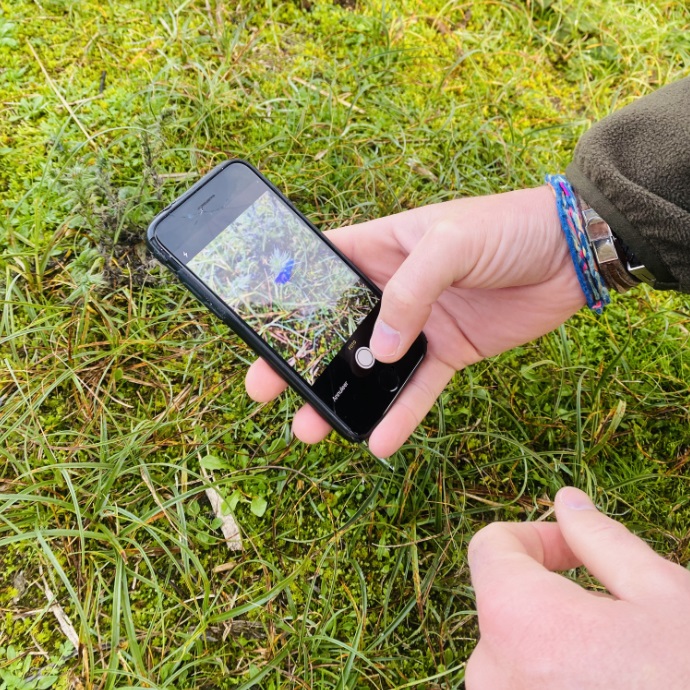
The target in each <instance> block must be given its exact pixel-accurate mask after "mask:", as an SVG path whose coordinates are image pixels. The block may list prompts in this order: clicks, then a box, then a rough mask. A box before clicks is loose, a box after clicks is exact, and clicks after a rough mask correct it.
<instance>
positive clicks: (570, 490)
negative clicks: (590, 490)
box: [558, 486, 596, 510]
mask: <svg viewBox="0 0 690 690" xmlns="http://www.w3.org/2000/svg"><path fill="white" fill-rule="evenodd" d="M558 493H559V499H560V501H561V502H562V503H563V505H564V506H565V507H566V508H570V509H571V510H596V507H595V506H594V503H592V501H591V499H590V498H589V496H588V495H587V494H586V493H585V492H584V491H580V490H579V489H576V488H574V487H572V486H567V487H565V488H564V489H561V490H560V491H559V492H558Z"/></svg>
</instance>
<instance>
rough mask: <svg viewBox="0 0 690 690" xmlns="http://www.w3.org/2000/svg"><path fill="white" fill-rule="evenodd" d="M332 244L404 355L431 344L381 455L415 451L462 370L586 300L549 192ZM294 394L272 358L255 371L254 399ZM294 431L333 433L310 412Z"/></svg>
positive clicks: (434, 210) (251, 377)
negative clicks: (368, 284) (424, 341)
mask: <svg viewBox="0 0 690 690" xmlns="http://www.w3.org/2000/svg"><path fill="white" fill-rule="evenodd" d="M326 236H327V237H328V239H329V241H331V242H332V243H333V244H334V245H335V246H337V247H338V248H339V249H340V251H341V252H342V253H343V254H345V255H346V256H348V257H350V259H352V261H353V262H354V263H356V264H357V265H358V266H359V267H360V268H361V269H362V270H363V271H364V273H366V274H367V275H368V276H369V277H370V278H371V279H372V280H373V281H374V282H375V283H377V284H378V285H379V286H381V287H383V288H384V289H383V299H382V302H381V306H380V316H381V318H382V319H383V320H384V321H385V322H386V323H387V324H388V326H389V327H390V328H392V329H393V330H395V331H397V332H398V333H399V334H400V349H399V352H398V356H399V354H400V352H404V351H405V349H406V347H407V346H408V344H409V343H411V342H414V338H415V337H416V336H417V335H418V333H419V330H420V329H421V328H422V327H423V328H424V333H425V335H426V337H427V338H428V341H429V346H428V352H427V356H426V358H425V359H424V361H423V362H422V363H421V365H420V366H419V369H418V370H417V371H416V372H415V375H414V377H413V378H412V380H411V381H410V382H409V384H408V385H407V386H406V387H405V389H404V390H403V391H402V392H401V393H400V396H399V397H398V398H397V399H396V401H395V402H394V403H393V405H392V407H391V408H390V410H389V411H388V413H387V414H386V416H385V417H384V419H383V420H382V421H381V423H380V424H379V425H378V426H377V427H376V428H375V429H374V431H373V433H372V434H371V436H370V437H369V440H368V445H369V449H370V450H371V452H372V453H374V454H375V455H377V456H379V457H388V456H389V455H391V454H392V453H394V452H395V451H396V450H398V448H400V446H402V445H403V443H405V441H406V440H407V438H408V437H409V436H410V434H412V433H413V432H414V430H415V429H416V427H417V426H418V424H419V423H420V421H421V420H422V419H423V418H424V416H425V415H426V414H427V412H429V410H430V409H431V408H432V407H433V405H434V403H435V401H436V399H437V398H438V396H439V395H440V394H441V392H442V391H443V389H444V388H445V386H446V385H447V384H448V382H449V381H450V379H451V377H452V376H453V375H454V374H455V372H456V371H458V370H460V369H463V368H464V367H466V366H467V365H469V364H472V363H473V362H477V361H479V360H480V359H483V358H484V357H491V356H493V355H496V354H498V353H500V352H504V351H506V350H509V349H510V348H512V347H515V346H517V345H520V344H522V343H525V342H528V341H530V340H533V339H534V338H537V337H539V336H541V335H543V334H545V333H548V332H549V331H551V330H553V329H554V328H556V327H557V326H559V325H560V324H562V323H563V322H564V321H565V320H566V319H568V318H569V317H570V316H571V315H572V314H574V313H575V312H576V311H577V310H578V309H580V308H581V307H582V306H583V305H584V303H585V301H584V295H583V293H582V290H581V288H580V286H579V284H578V282H577V277H576V275H575V271H574V269H573V266H572V261H571V259H570V254H569V252H568V247H567V244H566V241H565V237H564V236H563V232H562V230H561V227H560V222H559V220H558V213H557V211H556V206H555V202H554V199H553V194H552V193H551V190H550V189H549V188H548V187H538V188H535V189H525V190H520V191H516V192H509V193H506V194H497V195H493V196H484V197H475V198H468V199H457V200H453V201H447V202H444V203H441V204H434V205H430V206H424V207H420V208H416V209H413V210H411V211H405V212H403V213H399V214H397V215H393V216H388V217H384V218H379V219H377V220H372V221H369V222H366V223H361V224H359V225H352V226H349V227H343V228H338V229H336V230H331V231H329V232H327V233H326ZM375 355H376V357H377V359H379V360H380V361H392V359H394V358H395V357H393V358H389V357H386V356H385V353H378V352H375ZM284 387H285V383H284V382H283V381H281V379H280V378H279V377H278V376H277V375H276V373H275V372H274V371H273V370H272V369H271V368H270V367H268V366H267V365H266V363H265V362H263V361H262V360H258V361H257V362H255V363H254V364H253V365H252V367H251V368H250V369H249V371H248V372H247V390H248V392H249V394H250V395H251V396H252V397H253V398H254V399H256V400H262V401H265V400H270V399H271V398H273V397H275V396H276V395H278V394H279V393H280V391H281V390H283V388H284ZM459 393H460V394H462V388H461V387H460V389H459ZM293 430H294V433H295V435H296V436H297V437H298V438H300V439H302V440H303V441H305V442H307V443H315V442H317V441H319V440H321V439H322V438H323V437H325V436H326V434H327V433H328V432H329V431H330V427H329V425H328V424H327V422H325V421H324V420H323V418H322V417H320V416H319V415H317V414H316V413H315V411H314V410H313V409H312V408H311V407H310V406H308V405H307V406H305V407H303V408H302V409H300V410H299V411H298V412H297V413H296V415H295V418H294V422H293Z"/></svg>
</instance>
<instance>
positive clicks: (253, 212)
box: [187, 187, 379, 384]
mask: <svg viewBox="0 0 690 690" xmlns="http://www.w3.org/2000/svg"><path fill="white" fill-rule="evenodd" d="M264 190H265V191H263V193H261V194H260V195H259V196H258V197H257V198H256V199H255V200H253V201H252V203H251V204H250V205H249V206H248V207H247V208H246V209H245V210H243V211H242V212H241V213H240V214H239V215H238V216H237V217H236V218H234V219H233V220H232V221H231V222H230V223H229V224H228V225H227V226H226V227H224V228H223V229H221V230H220V232H219V233H218V234H217V235H216V236H215V237H214V238H213V239H212V240H211V241H210V242H209V243H208V244H206V245H205V246H204V247H203V248H202V249H201V250H200V251H198V253H196V254H195V255H194V256H193V257H191V258H190V259H189V260H188V261H187V267H188V268H189V269H190V270H191V271H193V272H194V273H195V274H196V275H197V276H198V277H199V278H200V279H201V280H202V281H203V282H204V283H206V285H208V287H209V288H210V289H211V290H213V291H214V292H215V293H216V295H218V297H220V298H221V299H222V300H223V301H224V302H225V303H226V304H227V305H228V306H229V307H230V308H232V309H233V310H234V311H235V312H236V313H237V314H238V315H239V316H240V317H241V318H242V319H243V320H244V321H245V322H246V323H247V324H248V325H249V326H250V327H251V328H252V329H253V330H254V331H256V332H257V333H258V334H259V335H261V336H262V337H263V338H264V340H266V341H267V342H268V344H269V345H270V346H271V347H272V348H273V349H274V350H276V351H277V352H278V353H279V354H280V355H281V356H282V357H283V358H284V359H285V360H286V361H287V362H288V363H289V364H290V365H291V366H292V367H293V368H294V369H295V370H296V371H297V372H298V373H299V374H301V375H302V377H303V378H304V379H306V381H307V382H308V383H309V384H313V383H314V382H315V381H316V379H317V378H318V377H319V376H320V375H321V374H322V373H323V371H324V370H325V368H326V367H327V366H328V364H329V363H330V362H331V361H332V359H333V358H334V357H335V355H336V354H337V353H338V351H339V350H340V349H341V348H342V347H343V345H344V344H345V342H346V341H347V340H348V339H349V338H350V336H351V335H352V334H353V333H354V331H355V330H356V328H357V326H358V325H359V324H360V323H361V322H362V321H363V320H364V318H365V317H366V316H367V315H368V314H369V313H370V312H371V310H372V309H373V308H374V307H375V306H376V305H377V304H378V301H379V299H378V297H377V295H376V294H375V293H373V292H372V291H371V290H370V289H369V287H367V285H366V284H365V283H363V282H362V281H361V279H360V278H359V276H358V275H357V274H356V273H355V272H354V271H352V270H351V269H350V268H349V267H348V266H347V265H346V264H345V263H343V262H342V261H341V259H340V258H339V257H338V256H337V255H335V254H334V253H333V252H332V251H331V249H330V248H329V247H328V246H327V245H326V244H325V243H323V242H322V241H321V240H320V239H319V238H318V237H317V236H316V234H315V233H314V231H313V230H311V229H310V228H309V227H308V226H307V225H306V224H305V223H304V222H303V221H302V220H301V219H300V218H299V217H297V216H296V215H294V214H293V213H292V211H291V210H290V209H289V208H288V207H287V206H286V205H285V204H284V203H283V202H282V201H281V200H280V199H279V198H278V197H277V196H276V195H275V194H273V193H272V192H271V191H270V189H267V188H266V187H264Z"/></svg>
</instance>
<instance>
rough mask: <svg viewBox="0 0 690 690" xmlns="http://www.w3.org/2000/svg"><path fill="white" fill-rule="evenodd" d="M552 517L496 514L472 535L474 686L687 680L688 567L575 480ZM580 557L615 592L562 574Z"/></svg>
mask: <svg viewBox="0 0 690 690" xmlns="http://www.w3.org/2000/svg"><path fill="white" fill-rule="evenodd" d="M555 505H556V518H557V520H558V522H557V523H545V522H542V523H524V524H506V523H494V524H492V525H489V526H488V527H486V528H484V529H483V530H481V531H480V532H479V533H477V535H475V537H474V538H473V539H472V541H471V543H470V549H469V559H470V568H471V571H472V582H473V584H474V588H475V593H476V596H477V612H478V614H479V630H480V634H481V638H480V640H479V643H478V644H477V647H476V648H475V650H474V653H473V654H472V656H471V657H470V660H469V662H468V664H467V669H466V674H465V686H466V688H467V690H547V689H548V690H581V689H582V688H587V690H638V689H639V690H642V689H644V690H651V689H652V688H653V689H654V690H656V689H657V688H659V689H661V688H663V690H686V688H688V686H689V684H690V680H689V679H690V657H689V656H688V647H689V646H690V572H688V571H687V570H686V569H685V568H682V567H681V566H679V565H676V564H674V563H671V562H670V561H667V560H665V559H663V558H662V557H661V556H659V555H657V554H656V553H654V551H652V549H650V548H649V546H647V545H646V544H645V543H644V542H643V541H642V540H641V539H638V538H637V537H636V536H634V535H633V534H631V533H630V532H629V531H628V530H627V529H625V527H623V526H622V525H621V524H619V523H617V522H615V521H614V520H611V519H610V518H608V517H606V516H605V515H602V514H601V513H599V512H598V511H597V510H596V509H595V507H594V505H593V504H592V502H591V501H590V500H589V498H588V497H587V496H586V494H584V493H583V492H581V491H578V490H577V489H573V488H567V489H562V490H561V491H559V493H558V494H557V496H556V503H555ZM580 565H584V566H585V567H586V568H587V569H588V570H589V571H590V573H591V574H592V575H594V577H596V578H597V579H598V580H599V581H600V582H601V583H602V584H603V585H604V586H605V587H606V588H607V590H608V592H609V593H610V594H609V595H607V594H604V593H595V592H590V591H588V590H586V589H583V588H582V587H580V586H579V585H577V584H575V583H574V582H573V581H572V580H568V579H566V578H565V577H562V576H561V575H556V574H555V573H553V572H550V571H552V570H567V569H570V568H574V567H577V566H580Z"/></svg>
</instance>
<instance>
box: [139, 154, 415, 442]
mask: <svg viewBox="0 0 690 690" xmlns="http://www.w3.org/2000/svg"><path fill="white" fill-rule="evenodd" d="M232 165H244V166H246V167H247V168H249V170H250V171H251V172H252V173H254V174H255V175H256V176H257V177H259V178H260V179H261V181H262V182H263V183H264V184H266V186H267V187H268V188H269V189H270V190H271V191H272V192H273V193H274V194H276V195H277V196H278V198H279V199H280V200H281V201H282V202H283V203H285V204H286V205H287V207H288V208H289V209H290V210H291V211H292V212H293V213H295V214H296V215H297V217H298V218H300V219H301V220H302V221H303V222H304V223H305V224H306V225H307V227H308V228H309V229H310V230H311V231H312V232H313V233H315V234H316V235H317V236H318V238H319V239H320V240H321V241H322V242H324V243H325V244H326V245H327V246H328V247H329V248H330V249H331V250H332V251H333V252H334V253H335V254H336V255H337V256H338V257H339V258H340V259H341V260H342V261H343V262H344V263H345V264H346V265H347V266H348V267H349V268H350V269H351V270H352V271H353V272H354V273H356V274H357V276H358V277H359V278H360V279H361V280H362V281H363V282H364V283H365V284H366V285H367V286H368V287H369V288H370V289H371V290H372V291H373V292H374V294H376V295H377V297H379V298H380V297H381V295H382V292H381V290H380V289H379V287H378V286H377V285H376V284H375V283H373V282H372V281H371V280H370V279H369V278H368V277H367V276H366V275H365V274H363V273H362V271H361V270H360V269H359V268H358V267H357V266H356V265H355V264H353V263H352V261H350V259H349V258H348V257H347V256H345V255H344V254H343V253H342V252H341V251H340V250H339V249H338V248H337V247H336V246H335V245H334V244H333V243H332V242H331V241H330V240H329V239H328V238H327V237H326V236H325V235H324V233H323V232H322V231H320V230H319V229H318V228H317V227H316V226H315V225H314V224H313V223H312V222H311V221H310V220H309V219H308V218H307V217H306V216H305V215H304V214H303V213H301V212H300V211H299V210H298V209H297V208H296V207H295V206H294V204H293V203H292V202H291V201H290V200H289V199H288V198H287V197H286V196H285V195H284V194H283V193H282V192H281V191H280V190H279V189H278V188H277V187H276V186H275V185H274V184H273V183H272V182H271V181H270V180H269V179H267V178H266V177H265V176H264V175H262V174H261V173H260V172H259V171H258V170H257V169H256V168H255V167H254V166H253V165H252V164H251V163H248V162H247V161H245V160H242V159H232V160H227V161H224V162H223V163H220V164H219V165H217V166H216V167H215V168H213V169H212V170H210V171H209V172H208V173H207V174H206V175H204V176H203V177H202V178H201V179H200V180H198V181H197V182H196V183H195V184H194V185H192V186H191V187H190V188H189V189H188V190H187V191H186V192H184V193H183V194H182V195H181V196H179V197H178V198H176V199H175V201H173V202H172V203H171V204H169V205H168V206H167V207H166V208H165V209H163V211H161V212H160V213H159V214H158V215H157V216H156V217H155V218H154V219H153V221H152V222H151V224H150V225H149V227H148V229H147V232H146V241H147V244H148V246H149V248H150V249H151V252H152V253H153V255H154V256H155V257H156V259H158V260H159V261H160V262H161V263H162V264H163V265H164V266H166V267H167V268H169V269H170V270H171V271H172V272H173V273H174V274H175V275H176V276H177V277H178V279H179V280H180V282H182V284H183V285H185V287H187V288H188V289H189V291H190V292H191V293H192V295H193V296H194V297H195V298H196V299H197V300H198V301H199V302H200V303H201V304H202V305H203V306H205V307H206V308H208V309H209V310H210V311H211V312H212V313H213V314H214V315H215V316H217V317H218V318H219V319H221V321H223V323H224V324H225V325H227V326H229V327H230V328H231V329H232V330H233V331H234V332H235V333H236V334H237V335H238V336H239V337H240V338H241V339H242V340H243V341H244V342H245V343H246V344H247V345H248V346H249V347H250V348H251V349H252V350H254V352H256V353H257V354H258V355H259V356H260V357H263V358H264V359H265V360H266V361H267V362H268V364H269V365H270V366H271V367H272V368H273V369H274V371H276V372H277V373H278V374H279V375H280V376H281V377H282V378H284V379H285V380H286V382H287V383H288V385H290V386H291V387H292V388H293V389H295V390H296V391H297V392H298V393H299V394H300V395H301V396H302V397H303V398H304V399H305V400H306V401H307V402H309V403H310V404H312V405H313V406H314V407H315V408H316V410H317V412H318V413H319V414H320V415H321V416H322V417H324V418H325V419H326V420H327V421H328V422H329V424H331V426H333V427H334V428H335V429H336V430H337V431H338V432H339V433H340V434H341V435H343V436H344V437H346V438H348V439H349V440H351V441H357V442H361V441H364V440H365V439H366V438H368V436H369V435H370V434H371V432H372V431H373V430H374V428H375V427H376V426H377V425H378V423H379V422H380V421H381V419H383V417H384V416H385V414H386V413H387V412H388V410H389V409H390V407H391V405H392V404H393V402H394V401H395V400H396V398H397V397H398V395H399V394H400V391H402V389H403V388H404V387H405V385H406V383H407V382H408V381H409V379H410V377H411V376H412V374H413V373H414V372H415V371H416V369H417V368H418V366H419V365H420V364H421V362H422V360H423V359H424V355H425V354H426V338H425V337H424V334H420V336H419V339H418V340H417V341H415V344H413V347H414V346H415V345H416V346H417V347H419V346H420V345H421V346H422V351H421V354H420V357H419V358H418V360H417V362H416V364H415V365H414V366H413V367H412V368H411V369H410V371H409V372H406V375H405V377H404V381H403V383H402V384H401V386H400V389H399V390H398V391H397V392H396V393H395V394H393V395H392V397H391V400H390V403H389V404H388V406H387V408H386V410H385V411H384V413H383V414H382V415H381V416H380V417H378V418H377V419H376V420H375V421H373V423H372V424H371V426H370V428H369V429H368V430H367V431H366V432H363V433H358V432H356V431H355V430H353V429H351V428H350V427H349V426H348V425H347V424H346V423H345V422H344V421H343V420H342V419H341V418H340V417H338V415H337V414H335V412H334V411H333V410H332V409H331V408H330V407H328V405H327V404H325V403H324V402H323V400H322V399H321V398H320V397H319V396H318V395H317V394H316V393H315V392H314V391H313V390H312V388H311V386H310V385H309V384H308V383H307V382H306V381H305V380H304V379H303V378H302V377H301V376H300V375H299V374H298V373H297V372H296V371H295V370H294V369H293V368H292V367H291V366H290V365H289V364H288V363H287V362H286V361H285V360H284V359H283V358H282V356H281V355H279V354H278V353H277V352H276V351H275V350H274V349H273V348H272V347H271V346H270V345H269V344H268V343H267V342H265V341H264V340H263V339H262V338H261V337H260V336H259V335H258V334H257V333H256V332H255V331H254V330H252V329H251V328H250V327H249V326H248V325H247V324H246V323H245V322H244V321H243V320H242V318H241V317H240V316H239V315H238V314H237V313H235V312H234V311H233V310H232V309H231V308H230V307H228V305H226V304H225V302H223V301H222V300H221V299H220V298H218V296H217V295H216V294H215V293H214V292H213V291H212V290H210V289H209V288H208V287H207V286H206V284H205V283H204V282H203V281H201V280H200V279H199V278H198V277H197V276H196V275H195V274H194V273H193V272H192V271H190V270H189V269H188V268H187V267H186V266H185V265H184V264H183V263H182V262H181V261H180V260H179V259H178V258H177V257H176V256H175V255H174V254H172V253H171V252H170V251H169V250H168V249H167V248H166V247H165V245H164V244H163V243H162V242H161V241H160V239H159V238H158V236H157V235H156V230H157V228H158V226H159V224H160V223H161V222H162V221H163V220H164V219H165V218H167V217H168V216H169V215H170V214H171V213H173V212H174V211H175V210H176V209H177V208H179V206H181V205H182V204H183V203H184V202H185V201H187V200H188V199H189V198H190V197H192V196H193V195H195V194H196V193H197V192H199V190H201V189H202V188H203V187H204V186H205V185H206V184H207V183H208V182H210V181H211V180H212V179H213V178H214V177H216V176H217V175H219V174H221V173H222V172H223V171H224V170H226V169H227V168H228V167H230V166H232Z"/></svg>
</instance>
